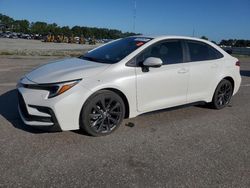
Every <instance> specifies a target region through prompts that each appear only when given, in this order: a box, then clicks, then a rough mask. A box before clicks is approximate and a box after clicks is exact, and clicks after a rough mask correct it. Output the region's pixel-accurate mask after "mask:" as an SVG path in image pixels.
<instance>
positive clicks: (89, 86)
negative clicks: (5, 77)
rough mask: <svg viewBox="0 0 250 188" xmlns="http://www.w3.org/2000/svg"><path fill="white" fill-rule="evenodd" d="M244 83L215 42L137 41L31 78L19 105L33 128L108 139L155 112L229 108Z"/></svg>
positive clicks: (66, 61)
mask: <svg viewBox="0 0 250 188" xmlns="http://www.w3.org/2000/svg"><path fill="white" fill-rule="evenodd" d="M240 83H241V76H240V63H239V61H238V59H236V58H234V57H232V56H230V55H229V54H227V53H226V52H225V51H223V50H222V49H221V48H219V47H218V46H216V45H215V44H213V43H211V42H209V41H205V40H201V39H196V38H190V37H177V36H160V37H144V36H134V37H128V38H123V39H119V40H115V41H113V42H110V43H107V44H105V45H103V46H101V47H98V48H96V49H94V50H92V51H89V52H88V53H86V54H85V55H83V56H81V57H79V58H71V59H64V60H61V61H57V62H54V63H49V64H47V65H44V66H41V67H38V68H37V69H35V70H33V71H32V72H30V73H28V74H26V75H25V76H24V77H23V78H21V79H20V81H19V83H18V85H17V89H18V98H19V105H18V108H19V113H20V116H21V118H22V120H23V121H24V122H25V124H27V125H31V126H34V127H40V128H46V129H48V130H63V131H65V130H76V129H80V128H82V129H84V130H85V131H86V132H87V133H88V134H90V135H93V136H102V135H107V134H110V133H111V132H113V131H114V130H115V129H116V128H117V127H118V126H119V125H120V124H121V122H122V120H123V119H124V118H132V117H136V116H138V115H140V114H143V113H146V112H150V111H155V110H159V109H165V108H170V107H174V106H179V105H184V104H192V103H196V102H203V103H204V102H205V103H210V104H211V106H212V107H214V108H215V109H222V108H224V107H225V106H227V105H228V104H229V102H230V99H231V97H232V95H234V94H235V93H236V92H237V91H238V89H239V87H240Z"/></svg>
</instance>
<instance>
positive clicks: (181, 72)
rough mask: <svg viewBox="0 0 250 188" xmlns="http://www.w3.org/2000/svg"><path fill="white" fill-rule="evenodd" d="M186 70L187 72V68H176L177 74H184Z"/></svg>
mask: <svg viewBox="0 0 250 188" xmlns="http://www.w3.org/2000/svg"><path fill="white" fill-rule="evenodd" d="M187 72H188V69H186V68H182V69H180V70H178V73H179V74H185V73H187Z"/></svg>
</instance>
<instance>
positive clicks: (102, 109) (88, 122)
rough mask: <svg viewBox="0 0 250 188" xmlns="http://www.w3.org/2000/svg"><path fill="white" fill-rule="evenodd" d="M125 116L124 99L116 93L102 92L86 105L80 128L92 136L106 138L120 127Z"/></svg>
mask: <svg viewBox="0 0 250 188" xmlns="http://www.w3.org/2000/svg"><path fill="white" fill-rule="evenodd" d="M124 115H125V106H124V102H123V100H122V98H121V97H120V96H119V95H117V94H116V93H114V92H112V91H108V90H102V91H99V92H97V93H96V94H94V95H92V96H91V97H90V98H89V99H88V100H87V101H86V103H85V104H84V106H83V109H82V112H81V117H80V126H81V128H83V129H84V130H85V131H86V132H87V133H88V134H90V135H92V136H104V135H107V134H110V133H112V132H114V130H115V129H117V128H118V127H119V125H120V124H121V122H122V120H123V118H124Z"/></svg>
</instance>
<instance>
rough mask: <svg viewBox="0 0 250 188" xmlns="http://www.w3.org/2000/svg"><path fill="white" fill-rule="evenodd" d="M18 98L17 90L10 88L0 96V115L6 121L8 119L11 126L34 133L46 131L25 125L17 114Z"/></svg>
mask: <svg viewBox="0 0 250 188" xmlns="http://www.w3.org/2000/svg"><path fill="white" fill-rule="evenodd" d="M17 104H18V100H17V90H16V89H13V90H10V91H8V92H6V93H4V94H2V95H1V96H0V115H2V116H3V117H4V118H5V119H6V120H7V121H9V122H10V123H11V124H12V125H13V127H15V128H17V129H20V130H23V131H26V132H30V133H34V134H39V133H47V132H46V131H42V130H38V129H35V128H33V127H30V126H27V125H25V124H24V123H23V122H22V120H21V118H20V116H19V114H18V108H17V107H18V106H17Z"/></svg>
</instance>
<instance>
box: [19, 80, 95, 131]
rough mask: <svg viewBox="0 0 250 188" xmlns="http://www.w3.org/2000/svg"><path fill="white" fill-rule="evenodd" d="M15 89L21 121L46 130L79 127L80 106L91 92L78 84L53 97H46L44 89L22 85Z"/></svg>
mask: <svg viewBox="0 0 250 188" xmlns="http://www.w3.org/2000/svg"><path fill="white" fill-rule="evenodd" d="M24 81H25V80H24ZM17 90H18V91H17V95H18V111H19V114H20V117H21V119H22V120H23V122H24V123H25V124H27V125H30V126H33V127H37V128H39V129H41V128H42V129H44V130H48V131H66V130H76V129H79V127H80V126H79V117H80V113H81V109H82V106H83V104H84V102H85V101H86V99H87V98H88V96H89V95H90V94H91V92H90V90H88V89H86V88H84V87H83V86H81V85H80V84H78V85H76V86H74V87H73V88H71V89H70V90H68V91H66V92H65V93H63V94H61V95H59V96H56V97H53V98H48V94H49V93H48V91H46V90H38V89H30V88H24V87H18V88H17Z"/></svg>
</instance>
